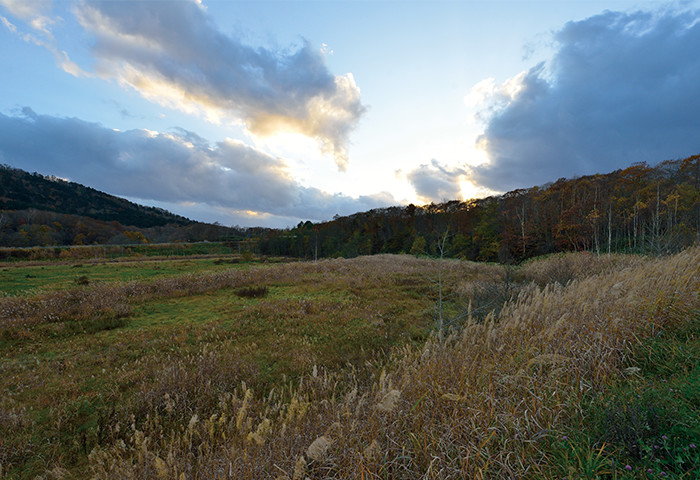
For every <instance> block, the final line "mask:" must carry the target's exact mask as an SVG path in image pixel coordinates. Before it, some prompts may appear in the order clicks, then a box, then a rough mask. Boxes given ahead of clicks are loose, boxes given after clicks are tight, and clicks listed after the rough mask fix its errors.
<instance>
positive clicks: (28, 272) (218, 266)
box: [0, 255, 251, 296]
mask: <svg viewBox="0 0 700 480" xmlns="http://www.w3.org/2000/svg"><path fill="white" fill-rule="evenodd" d="M234 265H235V266H236V268H243V269H245V268H248V267H249V266H250V265H251V263H250V261H245V260H243V259H242V258H241V256H239V255H228V256H211V255H207V256H202V257H185V258H148V257H147V258H129V257H125V258H121V259H119V260H114V261H108V262H106V261H102V260H100V259H98V260H94V259H88V260H84V261H80V260H78V261H74V262H65V261H63V262H60V263H59V262H26V263H9V262H8V263H0V296H12V295H33V294H38V293H41V292H46V291H52V290H66V289H70V288H75V287H78V286H84V285H88V284H95V283H108V282H127V281H133V280H151V279H156V278H161V277H172V276H176V275H183V274H187V273H190V274H191V273H202V272H206V271H221V270H227V269H230V268H232V267H233V266H234Z"/></svg>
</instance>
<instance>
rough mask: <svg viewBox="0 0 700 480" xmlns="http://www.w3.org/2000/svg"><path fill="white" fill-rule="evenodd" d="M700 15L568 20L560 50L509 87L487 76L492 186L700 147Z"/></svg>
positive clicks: (487, 181)
mask: <svg viewBox="0 0 700 480" xmlns="http://www.w3.org/2000/svg"><path fill="white" fill-rule="evenodd" d="M699 20H700V13H699V12H681V13H672V12H663V13H659V14H653V13H644V12H637V13H630V14H625V13H614V12H605V13H603V14H601V15H597V16H594V17H591V18H588V19H586V20H583V21H578V22H569V23H567V24H566V25H565V26H564V28H563V29H562V30H561V31H559V32H558V33H557V34H556V35H555V41H556V42H557V45H558V50H557V53H556V54H555V56H554V57H553V59H552V60H551V62H549V63H548V64H546V65H545V64H540V65H537V66H535V67H533V68H532V69H530V70H529V71H527V72H523V73H521V74H519V75H518V76H516V77H514V78H513V79H510V80H508V81H507V82H505V83H504V84H502V85H495V84H494V83H493V82H491V83H490V82H488V81H486V82H481V83H480V84H479V85H477V86H475V90H473V91H472V93H471V94H470V95H469V96H468V98H467V100H468V102H473V100H474V98H475V97H479V95H482V96H483V95H484V91H485V90H490V91H489V92H487V93H488V95H486V96H487V97H488V98H489V100H488V101H487V103H486V107H485V108H484V109H483V110H482V111H481V113H480V115H482V117H483V118H486V120H487V124H486V128H485V131H484V133H483V135H481V136H480V137H479V139H478V142H477V143H478V145H479V146H480V147H481V148H483V149H484V150H485V151H486V153H487V154H488V156H489V158H490V163H488V164H484V165H482V166H479V167H476V168H474V169H473V170H472V172H471V173H472V178H473V179H474V180H475V181H476V182H478V183H480V184H482V185H485V186H486V187H489V188H491V189H494V190H500V191H505V190H510V189H514V188H519V187H525V186H530V185H536V184H540V183H543V182H546V181H548V180H554V179H556V178H559V177H565V176H567V177H571V176H572V175H585V174H592V173H597V172H607V171H611V170H615V169H617V168H624V167H626V166H628V165H629V164H631V163H632V162H637V161H648V162H650V163H655V162H656V161H659V160H664V159H670V158H681V157H685V156H688V155H691V154H694V153H698V152H700V50H699V49H698V45H700V22H699Z"/></svg>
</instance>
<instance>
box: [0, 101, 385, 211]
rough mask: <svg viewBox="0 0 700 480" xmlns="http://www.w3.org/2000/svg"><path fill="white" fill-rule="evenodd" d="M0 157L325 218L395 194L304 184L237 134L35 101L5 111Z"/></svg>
mask: <svg viewBox="0 0 700 480" xmlns="http://www.w3.org/2000/svg"><path fill="white" fill-rule="evenodd" d="M0 163H5V164H9V165H12V166H14V167H18V168H22V169H24V170H28V171H38V172H40V173H43V174H51V175H55V176H58V177H63V178H68V179H70V180H72V181H75V182H78V183H82V184H85V185H88V186H91V187H94V188H97V189H99V190H103V191H105V192H108V193H112V194H115V195H121V196H126V197H132V198H139V199H150V200H155V201H158V202H169V203H173V204H188V205H189V207H188V208H191V209H192V208H195V207H197V206H199V207H197V208H200V209H204V208H206V206H210V207H211V208H213V209H217V210H218V211H219V212H220V213H221V212H226V211H231V212H233V211H239V212H240V211H249V212H251V214H252V213H255V214H268V215H273V216H277V217H285V218H287V217H288V218H300V219H310V220H324V219H329V218H331V217H332V216H333V215H335V214H341V215H344V214H350V213H354V212H356V211H359V210H367V209H370V208H375V207H383V206H387V205H389V204H391V203H393V202H394V199H393V198H392V197H391V196H390V195H388V194H378V195H373V196H365V197H360V198H357V199H355V198H351V197H347V196H345V195H333V194H329V193H326V192H324V191H322V190H319V189H316V188H308V187H303V186H301V185H300V184H299V183H297V182H296V181H295V180H294V179H293V178H292V177H291V175H290V174H289V172H288V170H287V167H286V164H285V163H284V161H283V160H281V159H279V158H275V157H272V156H270V155H268V154H266V153H264V152H261V151H259V150H256V149H255V148H252V147H249V146H246V145H245V144H243V143H241V142H238V141H233V140H226V141H224V142H220V143H218V144H216V145H213V146H210V145H209V144H208V142H207V141H206V140H205V139H203V138H201V137H199V136H198V135H197V134H195V133H193V132H189V131H186V130H183V129H176V130H174V131H173V132H172V133H158V132H150V131H148V130H129V131H125V132H121V131H115V130H111V129H107V128H104V127H103V126H101V125H99V124H95V123H88V122H85V121H83V120H79V119H76V118H59V117H53V116H48V115H38V114H36V113H35V112H34V111H32V110H31V109H30V108H24V109H23V111H22V114H21V115H18V116H6V115H2V114H0ZM221 215H222V216H223V215H225V213H221ZM251 218H253V217H251ZM251 222H252V220H251Z"/></svg>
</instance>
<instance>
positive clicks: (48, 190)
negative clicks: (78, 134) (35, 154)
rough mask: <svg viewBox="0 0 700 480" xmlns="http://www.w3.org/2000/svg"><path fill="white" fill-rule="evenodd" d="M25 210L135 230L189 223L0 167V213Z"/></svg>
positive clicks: (159, 211)
mask: <svg viewBox="0 0 700 480" xmlns="http://www.w3.org/2000/svg"><path fill="white" fill-rule="evenodd" d="M29 208H33V209H36V210H46V211H50V212H56V213H68V214H72V215H80V216H85V217H90V218H94V219H97V220H102V221H105V222H111V221H116V222H119V223H121V224H122V225H129V226H134V227H139V228H147V227H155V226H162V225H166V224H168V223H174V224H177V225H188V224H190V223H192V220H190V219H188V218H185V217H182V216H180V215H175V214H173V213H170V212H168V211H166V210H163V209H161V208H154V207H144V206H143V205H138V204H136V203H133V202H129V201H128V200H124V199H123V198H119V197H115V196H113V195H108V194H106V193H103V192H100V191H98V190H95V189H94V188H90V187H86V186H83V185H80V184H78V183H74V182H68V181H65V180H63V179H60V178H57V177H52V176H44V175H41V174H39V173H28V172H25V171H24V170H19V169H16V168H12V167H9V166H7V165H2V166H0V210H25V209H29Z"/></svg>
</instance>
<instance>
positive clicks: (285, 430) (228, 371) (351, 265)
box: [0, 249, 700, 480]
mask: <svg viewBox="0 0 700 480" xmlns="http://www.w3.org/2000/svg"><path fill="white" fill-rule="evenodd" d="M240 260H241V258H239V257H237V256H235V257H207V258H184V259H181V260H175V259H166V258H162V259H157V260H155V261H143V259H141V261H137V262H116V263H109V262H107V263H104V264H103V263H102V262H95V263H88V262H74V263H73V262H71V263H65V264H57V263H55V262H54V263H50V262H47V263H43V264H40V265H32V266H28V265H24V266H20V265H14V266H10V265H4V266H2V267H0V288H2V291H3V292H4V297H0V391H1V392H3V395H1V396H0V478H5V477H6V478H10V479H22V480H24V479H33V478H35V477H37V476H44V478H97V479H110V480H114V479H127V478H128V479H164V478H173V479H178V480H179V479H181V478H186V479H209V478H236V479H258V478H276V479H288V480H294V479H302V478H306V477H309V478H314V479H315V478H346V479H351V478H352V479H354V478H363V477H364V478H368V479H369V478H388V479H394V478H436V479H447V478H484V479H485V478H531V479H540V478H552V479H554V478H557V479H561V478H564V477H566V478H584V479H594V478H600V479H613V478H615V479H627V480H631V479H633V478H634V479H636V478H641V479H652V478H673V479H680V478H684V479H685V478H697V474H700V471H699V470H698V468H699V467H697V465H699V464H700V454H699V453H698V451H697V450H696V449H695V447H696V446H697V445H698V444H700V442H698V441H697V438H698V436H699V435H700V424H699V422H698V420H697V419H698V418H700V411H699V410H698V407H697V405H698V400H699V399H700V396H698V395H699V394H698V392H700V377H698V372H699V371H700V370H698V363H699V362H700V360H699V359H700V343H699V342H698V335H700V331H698V325H700V299H698V297H697V292H698V291H699V290H700V283H699V282H700V269H699V267H698V265H700V250H698V249H694V250H689V251H687V252H685V253H682V254H679V255H676V256H674V257H668V258H665V259H659V260H657V259H649V258H642V257H633V256H618V255H612V256H601V257H596V256H595V255H591V254H588V253H582V254H568V255H554V256H551V257H548V258H543V259H535V260H533V261H530V262H528V263H526V264H524V265H522V266H520V267H506V266H499V265H492V264H477V263H472V262H463V261H457V260H445V261H440V260H435V259H429V258H415V257H409V256H395V255H378V256H373V257H359V258H356V259H352V260H345V259H336V260H323V261H319V262H317V263H314V262H293V263H280V264H271V263H264V264H261V263H257V262H256V261H252V262H243V263H237V262H239V261H240ZM245 260H251V258H250V257H249V256H248V257H247V258H246V259H245ZM227 261H231V262H233V263H227ZM81 263H82V264H81ZM76 265H80V266H76ZM83 277H85V278H83ZM81 278H82V280H81ZM440 299H442V301H441V300H440ZM440 321H442V326H443V329H442V330H439V329H438V327H439V326H440ZM640 419H642V420H640ZM640 422H641V423H640ZM654 445H656V446H657V447H658V448H656V449H654ZM691 445H694V447H691ZM640 449H641V450H640ZM644 449H648V450H644ZM698 450H700V449H698ZM628 466H629V469H628V468H627V467H628ZM648 472H651V473H648ZM662 472H663V474H662ZM3 475H5V477H3Z"/></svg>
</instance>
